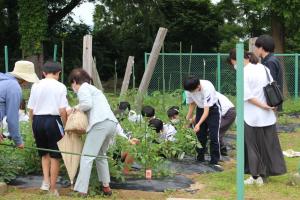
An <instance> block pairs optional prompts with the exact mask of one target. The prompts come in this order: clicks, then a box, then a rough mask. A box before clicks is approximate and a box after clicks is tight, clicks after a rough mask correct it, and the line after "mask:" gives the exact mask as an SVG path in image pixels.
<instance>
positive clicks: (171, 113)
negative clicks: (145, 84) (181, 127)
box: [167, 106, 180, 125]
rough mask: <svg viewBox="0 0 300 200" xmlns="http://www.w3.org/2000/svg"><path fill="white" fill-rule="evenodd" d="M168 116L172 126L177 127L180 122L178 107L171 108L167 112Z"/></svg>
mask: <svg viewBox="0 0 300 200" xmlns="http://www.w3.org/2000/svg"><path fill="white" fill-rule="evenodd" d="M167 115H168V117H169V119H170V122H171V124H172V125H176V124H178V123H179V122H180V119H179V107H178V106H172V107H171V108H169V109H168V110H167Z"/></svg>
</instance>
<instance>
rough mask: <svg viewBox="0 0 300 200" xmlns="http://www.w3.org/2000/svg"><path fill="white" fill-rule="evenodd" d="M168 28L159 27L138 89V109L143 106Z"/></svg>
mask: <svg viewBox="0 0 300 200" xmlns="http://www.w3.org/2000/svg"><path fill="white" fill-rule="evenodd" d="M167 32H168V29H166V28H159V30H158V33H157V35H156V38H155V41H154V44H153V47H152V50H151V54H150V57H149V60H148V63H147V67H146V69H145V72H144V75H143V78H142V81H141V84H140V86H139V90H138V96H137V99H136V108H137V111H138V112H140V110H141V106H142V103H143V96H144V95H145V94H146V92H147V90H148V87H149V84H150V80H151V78H152V75H153V72H154V68H155V66H156V63H157V60H158V56H159V52H160V50H161V47H162V45H163V43H164V40H165V37H166V35H167Z"/></svg>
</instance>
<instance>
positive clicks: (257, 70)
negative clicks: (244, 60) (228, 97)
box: [244, 63, 276, 127]
mask: <svg viewBox="0 0 300 200" xmlns="http://www.w3.org/2000/svg"><path fill="white" fill-rule="evenodd" d="M266 69H267V71H268V73H269V74H270V70H269V69H268V68H266ZM270 77H271V80H273V78H272V76H271V75H270ZM267 84H268V79H267V75H266V71H265V69H264V65H262V64H260V63H258V64H256V65H254V64H251V63H249V64H247V65H246V66H245V67H244V120H245V122H246V123H247V124H248V125H249V126H252V127H264V126H270V125H273V124H275V123H276V116H275V113H274V111H272V110H264V109H262V108H260V107H258V106H256V105H254V104H252V103H249V102H248V100H249V99H251V98H256V99H257V100H258V101H260V102H263V103H266V98H265V95H264V91H263V87H265V86H266V85H267Z"/></svg>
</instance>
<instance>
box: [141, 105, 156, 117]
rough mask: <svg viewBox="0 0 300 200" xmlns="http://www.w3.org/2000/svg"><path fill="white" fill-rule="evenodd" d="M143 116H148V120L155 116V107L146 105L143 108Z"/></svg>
mask: <svg viewBox="0 0 300 200" xmlns="http://www.w3.org/2000/svg"><path fill="white" fill-rule="evenodd" d="M142 116H143V117H147V118H148V120H151V119H154V118H155V109H154V108H153V107H152V106H144V107H143V108H142Z"/></svg>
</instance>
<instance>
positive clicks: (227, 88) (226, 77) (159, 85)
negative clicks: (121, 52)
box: [145, 53, 299, 97]
mask: <svg viewBox="0 0 300 200" xmlns="http://www.w3.org/2000/svg"><path fill="white" fill-rule="evenodd" d="M149 56H150V54H149V53H145V67H146V65H147V62H148V59H149ZM276 56H278V58H279V59H280V62H281V65H282V66H283V69H284V74H285V76H284V82H285V84H284V87H285V89H284V90H285V91H286V94H287V95H290V96H295V97H298V93H299V72H298V67H299V66H298V64H299V55H298V54H277V55H276ZM227 57H228V54H222V53H214V54H203V53H201V54H200V53H192V54H190V53H181V54H180V53H161V54H160V56H159V58H158V61H157V64H156V67H155V70H154V73H153V76H152V79H151V82H150V85H149V91H154V90H160V91H163V90H165V91H174V90H176V89H181V88H182V82H183V80H184V79H185V78H186V77H187V76H188V75H195V76H198V77H199V78H200V79H206V80H209V81H211V82H212V83H213V84H214V86H215V88H216V89H217V90H218V91H220V92H222V93H224V94H231V95H235V92H236V89H235V88H236V86H235V81H236V80H235V79H236V78H235V71H234V70H233V69H232V67H231V66H230V65H229V64H228V63H227Z"/></svg>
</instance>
